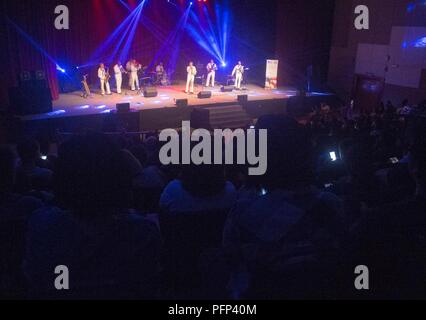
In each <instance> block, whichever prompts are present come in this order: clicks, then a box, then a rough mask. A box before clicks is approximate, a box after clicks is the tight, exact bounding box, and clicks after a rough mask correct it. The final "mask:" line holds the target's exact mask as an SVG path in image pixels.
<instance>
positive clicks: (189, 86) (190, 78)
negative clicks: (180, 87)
mask: <svg viewBox="0 0 426 320" xmlns="http://www.w3.org/2000/svg"><path fill="white" fill-rule="evenodd" d="M194 83H195V76H194V75H189V74H188V78H187V80H186V90H185V92H186V93H188V92H191V93H194Z"/></svg>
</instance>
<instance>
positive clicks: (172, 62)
mask: <svg viewBox="0 0 426 320" xmlns="http://www.w3.org/2000/svg"><path fill="white" fill-rule="evenodd" d="M190 10H191V6H188V8H187V9H186V10H185V11H184V12H183V14H182V16H181V18H180V19H179V21H178V23H177V24H176V27H175V28H174V30H173V31H171V32H170V33H169V35H168V37H167V39H166V40H165V41H164V42H163V44H162V46H161V47H160V49H159V50H158V52H157V54H156V55H155V56H154V58H153V60H152V61H151V64H150V65H149V68H150V69H152V68H154V66H155V65H156V64H157V63H158V62H161V61H162V62H165V61H166V60H167V59H165V58H166V57H168V58H169V59H168V62H169V63H168V65H169V67H168V73H169V75H170V76H171V75H172V74H173V73H174V71H175V68H176V60H177V56H178V52H179V49H180V41H181V37H182V34H183V31H184V30H185V28H186V25H187V22H188V17H189V12H190ZM169 48H172V50H173V51H170V49H169Z"/></svg>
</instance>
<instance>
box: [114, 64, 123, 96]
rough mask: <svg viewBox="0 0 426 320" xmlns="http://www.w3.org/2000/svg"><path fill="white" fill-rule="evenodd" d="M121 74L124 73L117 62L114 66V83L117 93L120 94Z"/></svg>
mask: <svg viewBox="0 0 426 320" xmlns="http://www.w3.org/2000/svg"><path fill="white" fill-rule="evenodd" d="M123 73H126V70H124V68H123V66H122V65H121V62H117V64H116V65H115V66H114V75H115V83H116V84H117V93H118V94H121V87H122V85H123Z"/></svg>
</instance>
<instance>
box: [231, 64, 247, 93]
mask: <svg viewBox="0 0 426 320" xmlns="http://www.w3.org/2000/svg"><path fill="white" fill-rule="evenodd" d="M243 74H244V66H243V65H242V63H241V61H238V64H237V65H236V66H235V68H234V70H233V71H232V76H235V88H236V89H241V82H242V81H243Z"/></svg>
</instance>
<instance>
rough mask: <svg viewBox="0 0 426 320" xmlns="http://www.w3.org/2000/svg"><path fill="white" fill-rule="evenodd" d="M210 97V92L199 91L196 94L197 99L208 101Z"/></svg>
mask: <svg viewBox="0 0 426 320" xmlns="http://www.w3.org/2000/svg"><path fill="white" fill-rule="evenodd" d="M211 97H212V92H211V91H201V92H200V93H199V94H198V99H210V98H211Z"/></svg>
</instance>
